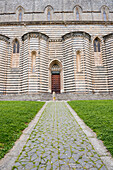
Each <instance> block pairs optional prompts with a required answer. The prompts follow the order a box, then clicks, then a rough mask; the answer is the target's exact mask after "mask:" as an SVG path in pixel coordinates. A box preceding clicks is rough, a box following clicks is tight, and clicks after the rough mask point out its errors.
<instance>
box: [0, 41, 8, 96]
mask: <svg viewBox="0 0 113 170" xmlns="http://www.w3.org/2000/svg"><path fill="white" fill-rule="evenodd" d="M7 54H8V44H7V42H5V41H4V40H0V94H5V92H6V72H7Z"/></svg>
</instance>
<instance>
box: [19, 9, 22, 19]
mask: <svg viewBox="0 0 113 170" xmlns="http://www.w3.org/2000/svg"><path fill="white" fill-rule="evenodd" d="M18 19H19V21H22V11H20V12H19V15H18Z"/></svg>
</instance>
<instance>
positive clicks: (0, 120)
mask: <svg viewBox="0 0 113 170" xmlns="http://www.w3.org/2000/svg"><path fill="white" fill-rule="evenodd" d="M43 105H44V102H34V101H0V159H1V158H3V157H4V155H5V154H6V153H7V152H8V151H9V149H11V148H12V146H13V145H14V142H15V141H16V140H17V139H18V138H19V137H20V135H21V134H22V131H23V130H24V129H25V128H26V127H27V126H28V123H29V122H30V121H31V120H32V119H33V118H34V117H35V115H36V113H37V112H38V111H39V110H40V109H41V108H42V106H43Z"/></svg>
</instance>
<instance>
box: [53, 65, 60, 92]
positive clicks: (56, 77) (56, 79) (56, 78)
mask: <svg viewBox="0 0 113 170" xmlns="http://www.w3.org/2000/svg"><path fill="white" fill-rule="evenodd" d="M51 87H52V89H51V92H52V93H53V92H55V93H60V68H59V66H58V64H54V65H53V66H52V68H51Z"/></svg>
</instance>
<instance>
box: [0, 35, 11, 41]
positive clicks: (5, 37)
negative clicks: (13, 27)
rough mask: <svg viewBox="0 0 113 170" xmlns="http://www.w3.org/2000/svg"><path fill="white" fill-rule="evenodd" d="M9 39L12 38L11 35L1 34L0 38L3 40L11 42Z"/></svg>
mask: <svg viewBox="0 0 113 170" xmlns="http://www.w3.org/2000/svg"><path fill="white" fill-rule="evenodd" d="M9 39H10V38H9V37H7V36H5V35H1V34H0V40H3V41H5V42H9Z"/></svg>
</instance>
